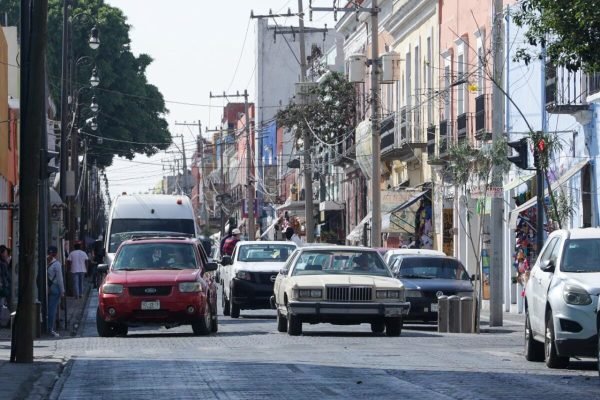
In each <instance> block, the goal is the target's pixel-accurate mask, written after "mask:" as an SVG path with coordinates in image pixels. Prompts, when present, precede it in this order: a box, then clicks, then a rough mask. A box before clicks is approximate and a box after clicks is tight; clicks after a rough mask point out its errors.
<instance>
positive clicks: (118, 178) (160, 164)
mask: <svg viewBox="0 0 600 400" xmlns="http://www.w3.org/2000/svg"><path fill="white" fill-rule="evenodd" d="M106 3H108V4H110V5H111V6H113V7H117V8H120V9H121V10H123V13H124V14H125V16H126V17H127V23H128V24H129V25H130V26H131V29H130V32H129V35H130V39H131V49H132V51H133V53H134V54H136V55H137V54H140V53H146V54H148V55H150V56H151V57H152V58H153V59H154V62H153V63H152V64H151V65H150V66H149V67H148V69H147V72H146V76H147V78H148V82H149V83H151V84H153V85H155V86H157V87H158V89H159V90H160V91H161V93H162V94H163V97H164V99H165V101H166V107H167V109H168V110H169V114H167V115H166V120H167V122H168V123H169V128H170V132H171V135H172V136H177V137H174V141H175V142H176V143H177V146H171V148H169V149H168V153H165V152H161V153H159V154H157V155H155V156H153V157H146V156H143V155H138V156H136V157H135V158H134V159H133V160H132V161H129V160H126V159H120V158H115V161H114V162H113V165H112V166H111V167H109V168H107V171H106V173H107V177H108V180H109V187H110V194H111V197H114V196H116V195H117V194H120V193H122V192H127V193H140V192H142V193H143V192H146V191H148V190H150V189H152V188H153V187H155V186H156V184H157V183H158V182H159V181H160V179H161V178H162V176H163V175H168V174H171V172H170V168H171V166H173V165H174V163H173V159H174V158H175V157H178V154H179V158H181V156H180V154H181V147H182V143H181V141H182V139H181V137H179V136H183V142H184V146H185V150H186V154H187V159H188V165H189V163H190V159H191V154H192V152H191V150H192V149H193V147H194V143H195V139H196V137H197V134H198V133H199V128H198V125H197V124H198V121H200V122H201V124H202V131H203V132H204V129H205V127H208V128H209V129H215V128H216V126H217V125H218V124H219V122H220V119H221V115H222V109H223V106H224V105H225V103H224V100H222V99H210V96H209V93H210V92H212V93H213V94H222V93H223V91H226V92H228V93H232V92H233V93H235V92H236V91H239V92H240V93H241V92H243V91H244V89H247V90H248V92H249V95H250V101H253V99H254V93H253V91H254V65H255V62H254V58H255V42H256V37H255V26H256V20H254V19H251V18H250V12H251V10H254V14H255V15H259V14H268V13H269V9H272V11H273V13H286V12H287V10H288V8H291V10H292V12H295V11H296V9H297V6H298V2H297V0H213V1H207V0H170V1H165V0H106ZM331 4H332V2H331V1H330V0H314V1H313V6H321V7H330V6H331ZM304 8H305V12H307V10H308V1H306V0H304ZM277 23H278V24H280V25H288V26H289V25H294V26H297V24H298V18H297V17H292V18H279V19H278V20H277ZM325 23H327V25H328V27H333V24H334V22H333V16H332V13H315V14H313V22H309V21H306V24H307V26H317V27H323V25H324V24H325ZM100 34H101V33H100ZM100 39H101V40H102V37H100ZM180 124H188V125H180ZM192 124H195V126H194V125H192ZM180 168H181V165H180Z"/></svg>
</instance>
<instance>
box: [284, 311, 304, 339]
mask: <svg viewBox="0 0 600 400" xmlns="http://www.w3.org/2000/svg"><path fill="white" fill-rule="evenodd" d="M287 333H288V335H290V336H300V335H302V320H301V319H300V317H299V316H297V315H294V314H291V313H288V315H287Z"/></svg>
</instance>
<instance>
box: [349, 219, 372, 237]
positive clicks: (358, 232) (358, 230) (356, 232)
mask: <svg viewBox="0 0 600 400" xmlns="http://www.w3.org/2000/svg"><path fill="white" fill-rule="evenodd" d="M371 215H372V214H371V212H369V213H368V214H367V215H366V216H365V217H364V218H363V219H362V220H361V221H360V222H359V223H358V225H356V226H355V227H354V229H352V231H350V233H349V234H348V236H346V240H350V241H352V242H359V241H361V240H362V235H363V230H364V229H365V225H366V224H367V223H368V222H371Z"/></svg>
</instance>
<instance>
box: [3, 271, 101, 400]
mask: <svg viewBox="0 0 600 400" xmlns="http://www.w3.org/2000/svg"><path fill="white" fill-rule="evenodd" d="M90 287H91V285H90V283H89V281H88V280H87V279H85V281H84V292H83V293H84V295H83V297H82V298H81V299H75V298H73V297H66V314H67V326H66V327H65V310H64V309H61V310H59V311H60V316H59V318H60V323H59V326H60V330H59V331H58V332H59V334H60V337H58V338H54V337H52V336H49V335H47V334H42V336H41V337H39V338H35V340H34V362H33V363H31V364H15V363H11V362H9V360H10V349H11V329H10V328H0V399H7V400H8V399H45V398H47V397H48V394H49V393H50V391H51V390H52V387H53V385H54V383H55V382H56V380H57V379H58V377H59V375H60V374H61V372H62V369H63V367H64V365H65V362H66V360H64V359H63V358H62V357H58V356H56V355H55V354H54V351H55V346H54V344H55V343H56V340H62V339H64V338H69V337H72V336H76V335H77V332H78V329H79V325H80V322H81V319H82V316H83V313H84V311H85V309H86V304H87V302H88V300H89V295H90V292H91V293H94V291H90Z"/></svg>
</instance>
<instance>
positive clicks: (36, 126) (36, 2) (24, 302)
mask: <svg viewBox="0 0 600 400" xmlns="http://www.w3.org/2000/svg"><path fill="white" fill-rule="evenodd" d="M47 16H48V1H47V0H21V104H20V108H21V144H20V147H19V155H20V159H21V160H22V161H23V160H25V162H20V165H19V259H18V264H17V266H16V267H17V268H18V270H19V302H18V305H17V314H16V317H15V321H14V323H15V326H14V328H13V331H12V342H11V354H10V361H11V362H17V363H31V362H33V337H34V332H33V331H34V321H35V318H34V313H35V311H36V308H35V303H34V290H35V283H36V272H35V271H36V266H37V252H38V242H37V237H36V236H37V229H38V223H39V209H38V207H39V186H38V185H39V173H40V149H41V148H42V135H43V134H44V132H45V125H46V85H45V82H46V75H45V74H46V38H47Z"/></svg>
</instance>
